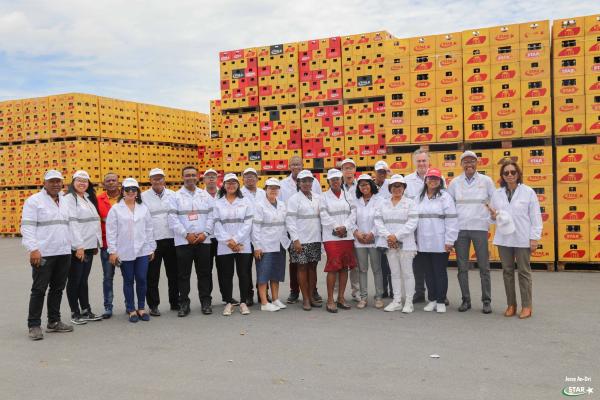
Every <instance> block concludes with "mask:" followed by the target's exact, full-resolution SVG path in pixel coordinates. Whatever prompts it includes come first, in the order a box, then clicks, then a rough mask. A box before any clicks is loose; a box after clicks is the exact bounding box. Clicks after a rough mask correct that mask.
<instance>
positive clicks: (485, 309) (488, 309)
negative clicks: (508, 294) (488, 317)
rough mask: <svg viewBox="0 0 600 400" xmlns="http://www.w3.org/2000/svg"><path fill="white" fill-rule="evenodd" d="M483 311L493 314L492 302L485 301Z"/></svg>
mask: <svg viewBox="0 0 600 400" xmlns="http://www.w3.org/2000/svg"><path fill="white" fill-rule="evenodd" d="M481 312H483V313H484V314H491V313H492V306H491V304H490V303H487V302H486V303H483V310H481Z"/></svg>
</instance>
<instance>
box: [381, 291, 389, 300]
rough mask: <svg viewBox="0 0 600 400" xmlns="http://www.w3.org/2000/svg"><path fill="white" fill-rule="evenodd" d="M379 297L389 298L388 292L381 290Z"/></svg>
mask: <svg viewBox="0 0 600 400" xmlns="http://www.w3.org/2000/svg"><path fill="white" fill-rule="evenodd" d="M381 298H383V299H389V298H390V295H389V294H388V292H383V294H382V295H381Z"/></svg>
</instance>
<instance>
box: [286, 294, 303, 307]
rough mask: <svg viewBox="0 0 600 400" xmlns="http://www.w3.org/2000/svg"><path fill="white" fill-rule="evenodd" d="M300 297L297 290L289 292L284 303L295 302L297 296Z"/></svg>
mask: <svg viewBox="0 0 600 400" xmlns="http://www.w3.org/2000/svg"><path fill="white" fill-rule="evenodd" d="M299 297H300V293H298V292H291V293H290V295H289V296H288V298H287V301H286V303H288V304H296V303H297V302H298V298H299Z"/></svg>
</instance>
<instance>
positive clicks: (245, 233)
mask: <svg viewBox="0 0 600 400" xmlns="http://www.w3.org/2000/svg"><path fill="white" fill-rule="evenodd" d="M253 218H254V207H252V206H251V205H250V204H248V203H247V204H246V205H245V212H244V224H243V225H242V227H241V228H240V230H239V231H237V232H236V233H235V235H233V240H235V242H236V243H240V242H242V241H243V240H244V239H246V238H248V239H250V232H252V219H253Z"/></svg>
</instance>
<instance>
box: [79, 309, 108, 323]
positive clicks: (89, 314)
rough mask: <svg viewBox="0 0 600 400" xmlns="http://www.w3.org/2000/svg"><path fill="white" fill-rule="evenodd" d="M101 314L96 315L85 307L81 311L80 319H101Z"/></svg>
mask: <svg viewBox="0 0 600 400" xmlns="http://www.w3.org/2000/svg"><path fill="white" fill-rule="evenodd" d="M102 318H103V316H102V315H96V314H94V313H93V312H92V310H91V309H89V308H88V309H85V310H83V311H82V313H81V319H82V320H84V321H102Z"/></svg>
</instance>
